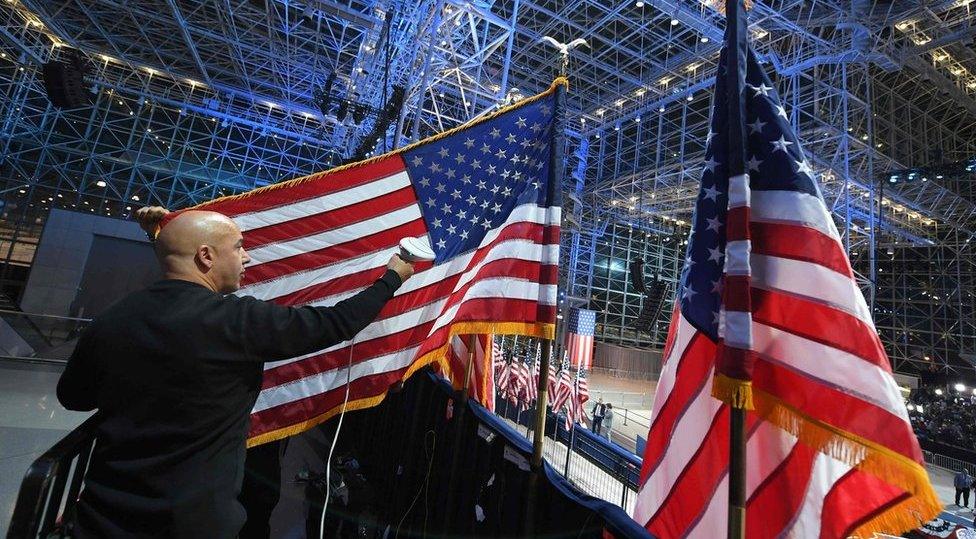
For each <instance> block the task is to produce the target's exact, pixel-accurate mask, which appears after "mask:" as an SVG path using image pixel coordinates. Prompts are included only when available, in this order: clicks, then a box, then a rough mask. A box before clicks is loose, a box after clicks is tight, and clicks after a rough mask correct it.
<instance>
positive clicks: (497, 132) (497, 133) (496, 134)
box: [489, 127, 502, 138]
mask: <svg viewBox="0 0 976 539" xmlns="http://www.w3.org/2000/svg"><path fill="white" fill-rule="evenodd" d="M489 134H490V135H491V138H498V137H500V136H502V132H501V131H500V130H499V129H498V128H497V127H496V128H494V129H492V130H491V133H489Z"/></svg>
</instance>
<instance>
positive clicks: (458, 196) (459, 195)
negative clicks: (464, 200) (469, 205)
mask: <svg viewBox="0 0 976 539" xmlns="http://www.w3.org/2000/svg"><path fill="white" fill-rule="evenodd" d="M451 196H452V197H454V199H455V200H457V199H459V198H461V191H458V190H457V189H455V190H454V192H453V193H451Z"/></svg>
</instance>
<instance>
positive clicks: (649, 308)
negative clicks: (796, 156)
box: [634, 274, 667, 334]
mask: <svg viewBox="0 0 976 539" xmlns="http://www.w3.org/2000/svg"><path fill="white" fill-rule="evenodd" d="M666 292H667V285H666V283H665V282H664V281H659V280H658V278H657V274H655V275H654V279H653V281H652V282H651V286H650V287H649V288H648V289H647V294H646V295H645V296H644V308H643V309H641V312H640V314H639V315H638V316H637V320H635V321H634V329H637V330H638V331H643V332H644V333H648V334H649V333H653V332H654V326H655V325H656V324H657V320H658V318H660V317H661V307H662V306H663V304H664V294H665V293H666Z"/></svg>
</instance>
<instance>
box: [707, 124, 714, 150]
mask: <svg viewBox="0 0 976 539" xmlns="http://www.w3.org/2000/svg"><path fill="white" fill-rule="evenodd" d="M713 138H715V132H713V131H712V129H711V128H709V129H708V134H707V135H705V146H708V145H709V144H711V143H712V139H713Z"/></svg>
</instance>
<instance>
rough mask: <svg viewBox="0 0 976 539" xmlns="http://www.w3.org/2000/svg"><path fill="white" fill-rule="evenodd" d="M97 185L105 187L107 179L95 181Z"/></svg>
mask: <svg viewBox="0 0 976 539" xmlns="http://www.w3.org/2000/svg"><path fill="white" fill-rule="evenodd" d="M95 185H97V186H98V187H105V185H106V183H105V180H98V181H97V182H95Z"/></svg>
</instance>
